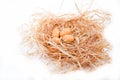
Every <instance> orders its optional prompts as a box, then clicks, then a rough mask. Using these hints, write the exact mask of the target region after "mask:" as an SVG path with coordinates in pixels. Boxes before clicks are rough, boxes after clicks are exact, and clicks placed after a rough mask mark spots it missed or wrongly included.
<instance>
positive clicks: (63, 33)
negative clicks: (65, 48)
mask: <svg viewBox="0 0 120 80" xmlns="http://www.w3.org/2000/svg"><path fill="white" fill-rule="evenodd" d="M71 33H72V30H71V29H70V28H64V29H63V30H62V31H61V32H60V36H61V37H63V36H64V35H68V34H71Z"/></svg>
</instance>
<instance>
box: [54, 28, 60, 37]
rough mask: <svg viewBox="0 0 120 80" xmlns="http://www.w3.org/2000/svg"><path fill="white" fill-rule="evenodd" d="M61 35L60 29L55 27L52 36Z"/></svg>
mask: <svg viewBox="0 0 120 80" xmlns="http://www.w3.org/2000/svg"><path fill="white" fill-rule="evenodd" d="M59 36H60V31H59V29H58V28H55V29H53V31H52V37H56V38H58V37H59Z"/></svg>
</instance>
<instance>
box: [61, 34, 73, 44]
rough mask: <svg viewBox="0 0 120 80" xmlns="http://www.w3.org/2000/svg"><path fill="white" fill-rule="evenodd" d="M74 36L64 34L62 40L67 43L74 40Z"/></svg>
mask: <svg viewBox="0 0 120 80" xmlns="http://www.w3.org/2000/svg"><path fill="white" fill-rule="evenodd" d="M74 39H75V38H74V36H73V35H64V36H63V37H62V40H63V42H66V43H72V42H73V41H74Z"/></svg>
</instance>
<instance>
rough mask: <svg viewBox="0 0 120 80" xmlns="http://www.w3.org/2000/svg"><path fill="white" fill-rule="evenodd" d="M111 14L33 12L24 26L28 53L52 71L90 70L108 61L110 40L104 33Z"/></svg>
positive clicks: (93, 11)
mask: <svg viewBox="0 0 120 80" xmlns="http://www.w3.org/2000/svg"><path fill="white" fill-rule="evenodd" d="M109 20H110V15H109V14H108V13H106V12H104V11H102V10H92V11H86V12H84V13H82V14H65V15H61V16H56V15H54V14H50V13H43V14H42V13H36V14H34V15H33V18H32V21H31V22H30V24H28V25H26V28H25V27H24V29H26V30H24V31H23V32H22V34H23V43H24V44H25V45H24V46H26V47H27V48H26V49H27V51H26V52H27V54H31V55H32V56H34V55H37V56H39V57H40V58H41V59H44V60H45V61H47V62H48V63H49V64H51V66H52V68H53V70H54V71H57V72H62V73H63V72H69V71H73V70H78V69H83V70H93V69H95V68H96V67H98V66H100V65H103V64H105V63H108V62H109V61H110V57H109V55H108V51H109V50H110V45H109V43H108V42H107V41H106V40H105V38H104V37H103V30H104V26H105V24H106V22H107V21H109Z"/></svg>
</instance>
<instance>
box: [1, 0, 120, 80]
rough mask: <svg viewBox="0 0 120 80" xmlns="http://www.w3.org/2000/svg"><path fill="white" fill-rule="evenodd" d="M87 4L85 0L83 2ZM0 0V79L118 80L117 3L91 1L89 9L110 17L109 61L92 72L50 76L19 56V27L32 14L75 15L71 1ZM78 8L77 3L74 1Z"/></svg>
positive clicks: (119, 16) (113, 0) (119, 22)
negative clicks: (102, 11) (42, 12)
mask: <svg viewBox="0 0 120 80" xmlns="http://www.w3.org/2000/svg"><path fill="white" fill-rule="evenodd" d="M83 1H87V0H83ZM61 2H62V0H0V80H120V28H119V27H120V0H94V4H93V6H92V7H94V8H100V9H105V10H107V11H109V12H110V13H111V15H112V17H111V19H112V20H111V23H110V24H109V25H108V26H107V27H106V29H105V33H104V34H105V36H106V38H107V39H108V41H109V42H110V43H111V44H112V46H113V49H112V51H111V53H110V55H111V56H112V62H111V63H110V64H108V65H104V66H102V67H100V68H99V69H97V70H96V71H93V72H90V73H86V72H81V71H76V72H71V73H67V74H52V73H50V72H49V70H48V69H47V67H46V66H45V65H44V64H43V63H41V62H40V61H39V60H37V59H33V58H28V57H26V56H24V55H23V54H22V50H21V47H20V33H19V28H20V26H21V25H22V24H23V23H26V22H27V21H28V20H29V19H30V16H31V14H33V13H35V12H39V11H40V10H43V11H45V10H46V11H50V12H52V13H54V14H60V13H76V12H77V11H76V8H75V6H74V0H64V3H63V5H62V7H61V8H60V5H61ZM76 2H77V3H78V5H79V7H80V4H81V0H78V1H77V0H76Z"/></svg>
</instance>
